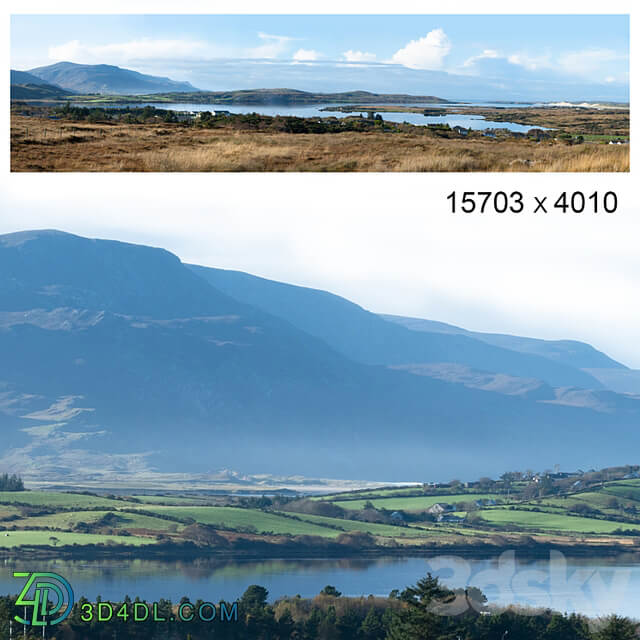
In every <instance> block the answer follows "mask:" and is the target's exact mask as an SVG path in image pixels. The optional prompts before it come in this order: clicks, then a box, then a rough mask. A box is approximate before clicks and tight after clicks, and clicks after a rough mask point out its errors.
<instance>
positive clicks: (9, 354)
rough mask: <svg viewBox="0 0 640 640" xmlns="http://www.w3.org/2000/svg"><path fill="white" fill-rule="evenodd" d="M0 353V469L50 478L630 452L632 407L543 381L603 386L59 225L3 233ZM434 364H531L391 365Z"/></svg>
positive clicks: (334, 470)
mask: <svg viewBox="0 0 640 640" xmlns="http://www.w3.org/2000/svg"><path fill="white" fill-rule="evenodd" d="M216 282H217V283H218V285H219V286H216ZM252 300H253V301H252ZM320 334H322V335H320ZM341 334H342V337H340V336H341ZM351 343H353V344H351ZM367 345H369V350H367ZM0 353H1V354H2V357H1V358H0V432H1V433H2V447H1V448H0V468H5V469H7V470H9V471H12V470H14V469H15V470H16V471H20V473H21V474H22V475H28V476H29V477H36V476H39V477H41V478H44V477H46V478H47V479H48V480H49V481H55V480H56V479H57V480H63V479H64V478H65V473H71V472H73V473H74V474H75V476H76V477H77V474H78V472H79V471H78V470H82V469H86V470H90V471H87V473H92V472H93V471H95V470H97V469H101V470H104V469H106V470H108V471H109V472H110V473H111V472H112V473H113V474H115V475H117V474H118V473H123V472H132V471H137V470H144V469H146V468H149V467H152V468H155V469H157V470H159V471H189V472H190V473H205V472H208V471H211V470H215V469H220V468H223V467H226V468H229V467H231V468H236V469H240V470H243V471H250V472H253V473H277V474H280V475H282V474H303V475H308V476H309V475H314V476H316V477H338V478H339V477H342V478H359V479H385V480H407V479H409V480H411V479H417V480H420V479H432V478H438V477H444V478H451V477H462V478H463V479H464V478H467V477H478V476H481V475H493V474H495V473H497V472H498V471H500V472H501V471H503V470H504V469H518V468H519V469H527V468H546V467H548V466H549V465H553V464H555V463H558V464H561V465H562V466H563V467H565V466H566V467H567V468H577V467H586V468H589V467H601V466H611V465H613V464H616V463H621V462H622V459H621V457H620V456H624V455H627V454H625V451H626V452H633V451H635V450H637V447H638V446H639V445H640V433H638V429H637V425H638V421H639V419H640V400H634V399H633V398H628V397H620V396H617V395H616V394H614V393H611V392H602V391H592V390H589V389H578V388H574V389H564V390H561V391H554V390H553V389H551V388H550V386H549V385H548V384H540V383H539V380H540V376H545V377H547V378H549V379H556V378H557V379H558V380H561V381H570V380H576V381H583V382H584V385H583V386H585V387H589V386H593V385H597V384H598V383H597V382H596V381H595V380H594V379H593V378H591V377H590V376H588V375H587V374H586V373H584V372H582V371H580V370H578V369H575V368H573V367H570V366H568V365H566V364H563V363H558V362H554V361H553V360H551V359H548V358H544V357H540V356H534V355H531V354H524V353H518V352H516V351H511V350H507V349H503V348H499V347H495V346H493V345H488V344H486V343H483V342H481V341H478V340H475V339H473V338H470V337H468V336H447V335H445V334H440V333H429V334H427V333H423V332H417V331H411V330H409V329H407V328H405V327H402V326H399V325H397V324H395V323H391V322H387V321H385V320H383V319H382V318H380V317H379V316H377V315H376V314H372V313H369V312H368V311H366V310H364V309H362V308H361V307H359V306H358V305H355V304H353V303H351V302H349V301H348V300H345V299H343V298H340V297H339V296H335V295H332V294H330V293H328V292H324V291H314V290H310V289H304V288H302V287H294V286H291V285H286V284H283V283H276V282H271V281H268V280H264V279H262V278H256V277H255V276H250V275H249V274H240V273H238V272H226V271H222V270H216V269H207V268H203V267H188V266H187V265H185V264H183V263H182V262H181V261H180V260H179V259H178V258H177V257H176V256H175V255H173V254H171V253H169V252H168V251H165V250H163V249H157V248H153V247H146V246H141V245H132V244H128V243H123V242H116V241H110V240H94V239H89V238H82V237H79V236H75V235H71V234H66V233H61V232H58V231H26V232H22V233H14V234H8V235H1V236H0ZM429 359H431V360H432V361H435V362H436V363H437V362H440V363H442V362H455V361H460V362H464V361H465V360H469V361H472V362H471V364H477V365H478V367H480V366H482V367H484V369H485V370H487V369H489V370H494V371H499V370H500V369H501V368H502V369H509V370H511V371H516V372H519V374H518V375H520V374H526V373H527V372H529V374H530V375H529V381H528V383H527V384H528V385H529V386H528V387H527V388H525V386H526V385H525V384H524V383H523V381H522V380H520V379H519V380H514V379H512V378H509V377H508V376H507V375H506V374H495V375H493V374H492V375H483V374H480V373H478V372H477V371H475V370H470V369H469V367H470V364H461V365H460V366H459V367H457V368H456V367H453V369H452V372H450V374H449V376H448V377H447V378H446V379H443V377H442V376H443V370H442V367H440V366H438V367H436V368H437V371H435V373H434V372H432V371H429V370H428V369H429V367H428V366H424V367H423V366H422V365H420V366H419V367H418V368H416V369H412V368H409V369H408V370H399V369H396V368H391V366H385V365H393V366H394V367H395V366H399V367H401V368H402V367H406V366H407V365H411V364H413V365H416V363H425V362H428V361H429ZM416 366H417V365H416ZM416 374H418V375H416ZM453 375H456V376H458V379H457V380H455V381H453V380H452V379H451V376H453ZM534 378H535V380H534ZM592 381H593V385H592ZM575 386H576V387H578V386H580V385H577V384H576V385H575ZM621 443H624V446H623V447H622V449H621ZM623 459H624V460H625V461H626V458H623ZM115 475H114V477H115Z"/></svg>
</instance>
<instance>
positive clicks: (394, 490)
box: [311, 486, 421, 500]
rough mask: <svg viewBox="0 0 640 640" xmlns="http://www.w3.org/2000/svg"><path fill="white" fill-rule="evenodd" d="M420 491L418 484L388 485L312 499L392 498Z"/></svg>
mask: <svg viewBox="0 0 640 640" xmlns="http://www.w3.org/2000/svg"><path fill="white" fill-rule="evenodd" d="M417 491H421V489H420V486H414V487H389V488H388V489H368V490H367V491H345V492H344V493H332V494H328V495H323V496H314V497H313V498H311V499H312V500H335V499H337V500H342V499H345V500H346V499H350V498H354V499H360V498H365V499H366V498H370V497H372V496H373V497H374V498H393V497H396V496H406V495H411V494H414V493H416V492H417Z"/></svg>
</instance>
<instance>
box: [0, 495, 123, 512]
mask: <svg viewBox="0 0 640 640" xmlns="http://www.w3.org/2000/svg"><path fill="white" fill-rule="evenodd" d="M16 502H17V503H22V504H29V505H33V506H34V507H54V508H56V507H63V508H65V509H71V508H76V507H80V508H84V509H87V508H91V507H106V508H112V509H117V508H119V507H124V506H136V503H135V502H129V503H127V502H124V501H122V500H111V499H109V498H102V497H99V496H88V495H84V494H81V493H58V492H55V491H0V504H2V503H16Z"/></svg>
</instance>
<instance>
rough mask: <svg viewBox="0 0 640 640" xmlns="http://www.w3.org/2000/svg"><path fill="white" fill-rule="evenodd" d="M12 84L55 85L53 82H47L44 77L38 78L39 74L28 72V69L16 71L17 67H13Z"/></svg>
mask: <svg viewBox="0 0 640 640" xmlns="http://www.w3.org/2000/svg"><path fill="white" fill-rule="evenodd" d="M11 84H33V85H48V86H55V85H53V83H51V82H46V81H45V80H43V79H42V78H38V76H34V75H33V74H32V73H28V72H27V71H16V70H15V69H11ZM58 88H60V87H58Z"/></svg>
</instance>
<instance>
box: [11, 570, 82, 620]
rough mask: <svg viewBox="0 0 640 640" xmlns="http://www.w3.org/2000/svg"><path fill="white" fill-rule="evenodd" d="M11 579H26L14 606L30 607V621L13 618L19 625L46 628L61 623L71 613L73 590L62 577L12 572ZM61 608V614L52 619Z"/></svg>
mask: <svg viewBox="0 0 640 640" xmlns="http://www.w3.org/2000/svg"><path fill="white" fill-rule="evenodd" d="M13 577H14V578H27V582H26V584H25V585H24V587H23V589H22V591H21V592H20V595H19V596H18V599H17V600H16V606H18V607H32V611H31V619H30V620H28V619H24V618H21V617H20V616H15V619H16V621H17V622H19V623H20V624H28V625H33V626H34V627H46V626H47V625H54V624H58V623H59V622H62V621H63V620H64V619H65V618H66V617H67V616H68V615H69V614H70V613H71V607H73V602H74V601H73V589H72V588H71V585H70V584H69V583H68V582H67V581H66V580H65V579H64V578H63V577H62V576H59V575H58V574H57V573H23V572H14V574H13ZM51 595H53V596H54V598H55V601H54V600H50V596H51ZM63 606H64V610H63V611H62V613H60V615H59V616H58V617H57V618H54V617H52V616H55V615H56V614H57V613H59V612H60V610H61V609H62V608H63ZM49 607H51V608H49ZM25 617H26V613H25Z"/></svg>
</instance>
